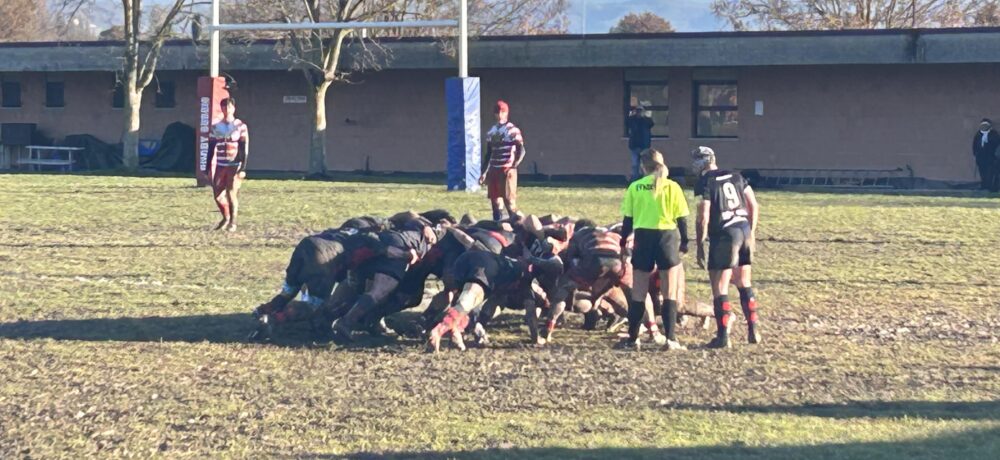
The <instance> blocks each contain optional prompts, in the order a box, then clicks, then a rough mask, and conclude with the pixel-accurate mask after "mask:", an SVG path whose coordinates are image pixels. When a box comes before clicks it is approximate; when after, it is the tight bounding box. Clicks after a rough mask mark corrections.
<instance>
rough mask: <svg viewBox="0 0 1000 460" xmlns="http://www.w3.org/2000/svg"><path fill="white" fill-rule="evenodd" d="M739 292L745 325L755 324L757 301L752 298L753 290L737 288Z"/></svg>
mask: <svg viewBox="0 0 1000 460" xmlns="http://www.w3.org/2000/svg"><path fill="white" fill-rule="evenodd" d="M737 289H739V291H740V305H741V306H742V307H743V317H744V318H746V320H747V324H757V299H756V298H754V296H753V288H752V287H745V288H737Z"/></svg>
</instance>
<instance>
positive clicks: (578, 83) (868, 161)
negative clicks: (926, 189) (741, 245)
mask: <svg viewBox="0 0 1000 460" xmlns="http://www.w3.org/2000/svg"><path fill="white" fill-rule="evenodd" d="M636 72H638V73H641V75H642V77H643V78H644V79H649V78H656V79H663V80H666V81H668V82H669V85H670V89H669V99H670V126H669V134H670V137H669V138H667V139H657V140H655V141H654V147H656V148H659V149H661V150H662V151H664V152H665V153H666V156H667V161H668V162H669V163H670V164H673V165H679V166H687V163H688V160H687V152H688V151H690V149H691V148H693V147H694V146H696V145H709V146H711V147H713V148H715V149H716V151H717V153H718V154H719V157H720V159H721V161H723V162H724V165H725V166H727V167H730V166H731V167H736V168H753V167H772V168H861V169H864V168H895V167H901V166H905V165H910V166H912V167H913V169H914V171H915V173H916V175H917V176H919V177H926V178H930V179H943V180H956V181H969V180H972V179H973V177H974V176H973V169H972V165H973V162H972V158H971V154H970V152H969V144H970V142H971V137H972V133H973V132H974V131H975V129H976V126H977V125H978V121H979V119H980V118H982V117H983V116H991V115H993V114H994V113H995V112H997V111H998V109H1000V92H998V91H996V89H995V82H996V81H1000V65H992V64H991V65H986V64H983V65H892V66H869V65H866V66H801V67H798V66H786V67H746V68H733V69H691V68H675V69H667V68H665V69H649V68H647V69H641V71H631V70H624V69H618V68H587V69H503V70H499V69H487V70H481V71H476V70H475V69H474V70H473V73H474V74H476V75H478V76H480V78H481V81H482V102H483V105H482V107H483V128H484V129H486V128H488V126H489V124H490V123H492V113H491V110H492V104H493V101H495V100H496V99H499V98H502V99H505V100H507V101H508V102H509V103H510V104H511V110H512V116H511V118H512V120H513V121H515V122H516V123H518V124H519V125H520V126H521V128H522V130H523V131H524V134H525V139H526V146H527V150H528V155H529V156H528V158H527V159H526V161H525V164H524V165H523V166H522V170H523V172H528V173H530V172H535V171H537V172H539V173H542V174H602V175H603V174H621V175H625V174H626V173H627V172H628V168H629V167H628V150H627V148H626V147H627V144H626V141H625V140H624V139H623V137H622V131H623V127H622V125H623V120H622V117H623V110H624V108H623V101H624V98H625V95H624V80H625V78H626V77H627V76H628V78H632V75H634V74H635V73H636ZM200 74H201V72H197V71H184V72H164V73H163V74H162V78H164V79H172V80H174V81H175V82H176V99H177V107H176V108H173V109H159V108H155V107H154V106H153V98H154V95H153V91H147V94H146V96H145V99H144V104H143V124H142V137H143V138H157V137H158V136H159V135H160V134H161V133H162V132H163V129H164V128H165V127H166V125H167V124H169V123H171V122H173V121H182V122H185V123H188V124H190V125H192V126H194V125H195V123H196V120H197V118H196V117H197V112H196V110H197V105H196V103H195V81H196V77H197V76H198V75H200ZM452 74H453V72H452V71H451V70H408V71H404V70H399V71H384V72H379V73H373V74H369V75H365V76H364V77H363V78H361V80H360V81H359V82H357V83H356V84H351V85H339V86H335V87H333V88H332V89H331V91H330V94H329V96H328V100H327V111H328V112H327V115H328V132H327V135H328V143H327V146H328V160H327V164H328V167H329V168H330V169H332V170H358V169H363V168H365V167H366V164H367V166H368V167H370V168H371V169H372V170H376V171H414V172H435V171H443V170H444V165H445V148H446V139H445V135H446V132H445V126H446V125H445V106H444V80H445V78H447V77H449V76H451V75H452ZM50 75H51V74H50ZM59 76H61V77H62V78H63V79H64V80H65V82H66V96H65V98H66V107H65V108H62V109H50V108H45V107H43V106H44V82H45V78H46V75H45V74H38V73H34V74H33V73H22V74H17V75H16V78H18V79H19V80H20V81H21V83H22V100H23V107H22V108H19V109H0V123H7V122H32V123H38V124H39V127H40V129H41V130H42V131H43V132H45V133H46V134H48V135H50V136H54V137H57V138H61V137H63V136H65V135H67V134H79V133H88V134H93V135H95V136H97V137H98V138H101V139H102V140H105V141H108V142H117V140H118V139H119V138H120V135H121V125H122V121H121V115H122V113H121V110H116V109H112V108H111V82H112V76H111V75H110V74H107V73H91V72H81V73H65V74H61V75H56V77H59ZM232 76H233V77H234V78H235V79H236V80H237V82H238V89H237V90H236V91H235V92H234V95H235V96H236V98H237V100H238V105H239V108H238V116H240V118H242V119H243V120H244V121H246V122H247V123H248V125H249V126H250V129H251V138H252V157H251V163H250V164H251V169H262V170H291V171H302V170H305V169H306V167H307V155H308V153H307V151H308V142H309V123H310V119H311V115H310V113H309V107H308V105H307V104H285V103H283V102H282V98H283V96H292V95H305V94H306V88H305V86H304V80H303V78H302V75H301V74H300V73H298V72H286V71H255V72H238V71H236V72H232ZM8 77H9V76H8ZM698 79H726V80H729V79H734V80H736V81H737V82H738V85H739V120H740V126H739V138H738V139H696V138H693V136H692V99H693V95H692V92H693V81H694V80H698ZM755 101H761V102H763V106H764V114H763V115H762V116H756V115H754V105H755V104H754V103H755ZM996 116H997V118H1000V113H997V114H996Z"/></svg>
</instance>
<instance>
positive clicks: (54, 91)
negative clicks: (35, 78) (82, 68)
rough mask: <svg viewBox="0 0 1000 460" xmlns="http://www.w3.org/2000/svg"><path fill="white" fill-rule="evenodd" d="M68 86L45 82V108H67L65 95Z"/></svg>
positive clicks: (60, 83) (59, 82) (61, 83)
mask: <svg viewBox="0 0 1000 460" xmlns="http://www.w3.org/2000/svg"><path fill="white" fill-rule="evenodd" d="M65 90H66V85H65V83H63V82H61V81H47V82H45V106H46V107H65V106H66V100H65V93H66V91H65Z"/></svg>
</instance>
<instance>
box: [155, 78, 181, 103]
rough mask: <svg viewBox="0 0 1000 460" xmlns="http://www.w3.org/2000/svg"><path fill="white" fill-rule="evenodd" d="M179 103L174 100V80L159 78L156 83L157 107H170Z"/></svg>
mask: <svg viewBox="0 0 1000 460" xmlns="http://www.w3.org/2000/svg"><path fill="white" fill-rule="evenodd" d="M175 105H177V103H176V101H174V82H172V81H163V80H159V81H158V82H157V85H156V107H157V108H161V109H170V108H173V107H174V106H175Z"/></svg>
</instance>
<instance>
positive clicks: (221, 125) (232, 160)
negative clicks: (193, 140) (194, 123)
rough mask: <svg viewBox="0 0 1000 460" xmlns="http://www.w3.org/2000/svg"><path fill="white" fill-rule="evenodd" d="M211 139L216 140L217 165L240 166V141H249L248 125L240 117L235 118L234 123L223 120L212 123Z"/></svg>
mask: <svg viewBox="0 0 1000 460" xmlns="http://www.w3.org/2000/svg"><path fill="white" fill-rule="evenodd" d="M209 136H210V139H211V140H212V141H213V142H215V164H216V165H217V166H239V165H240V162H239V161H237V158H236V157H237V156H238V154H239V151H240V143H241V142H242V143H243V144H244V148H245V146H246V142H247V136H248V130H247V125H246V124H244V123H243V121H241V120H240V119H238V118H237V119H234V120H233V121H232V123H230V122H228V121H226V120H222V121H220V122H218V123H216V124H214V125H212V132H211V133H210V134H209Z"/></svg>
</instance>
